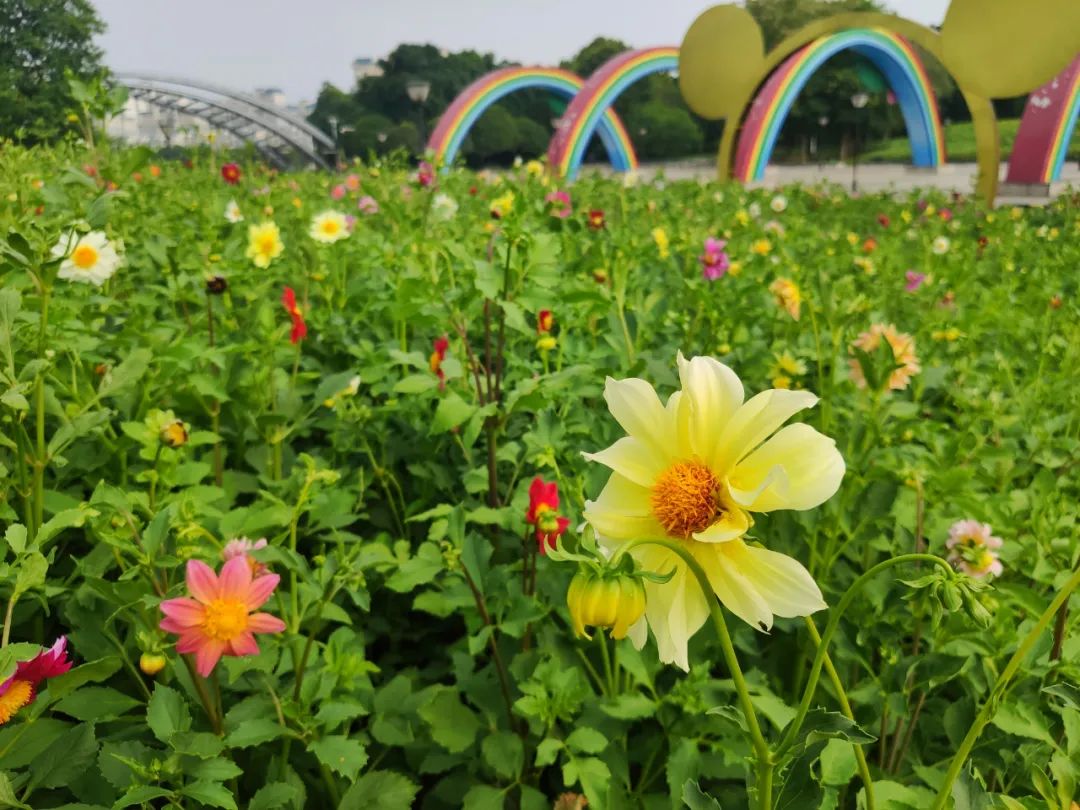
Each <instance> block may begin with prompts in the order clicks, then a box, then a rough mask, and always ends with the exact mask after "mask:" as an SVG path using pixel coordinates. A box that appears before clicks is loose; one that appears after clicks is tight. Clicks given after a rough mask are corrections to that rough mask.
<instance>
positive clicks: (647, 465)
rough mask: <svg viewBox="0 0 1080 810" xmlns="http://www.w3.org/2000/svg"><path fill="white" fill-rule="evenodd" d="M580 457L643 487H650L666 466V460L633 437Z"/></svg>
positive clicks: (624, 438) (625, 437) (622, 439)
mask: <svg viewBox="0 0 1080 810" xmlns="http://www.w3.org/2000/svg"><path fill="white" fill-rule="evenodd" d="M582 455H584V456H585V458H587V459H588V460H589V461H596V462H598V463H600V464H603V465H604V466H605V467H608V468H610V469H611V470H613V471H614V472H617V473H618V474H619V475H621V476H623V477H624V478H628V479H630V480H631V481H633V482H634V483H635V484H639V485H640V486H643V487H651V486H652V485H653V484H654V483H655V482H656V478H657V476H658V475H660V473H662V472H663V471H664V469H665V467H666V466H667V462H666V459H664V458H661V457H660V456H659V455H658V454H657V453H656V451H655V450H653V449H652V447H651V446H650V445H647V444H645V443H644V442H642V441H641V440H639V439H635V438H634V437H633V436H624V437H623V438H621V439H619V440H618V441H617V442H615V444H613V445H611V447H609V448H607V449H606V450H601V451H600V452H599V453H583V454H582Z"/></svg>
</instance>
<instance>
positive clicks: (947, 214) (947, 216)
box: [938, 208, 953, 222]
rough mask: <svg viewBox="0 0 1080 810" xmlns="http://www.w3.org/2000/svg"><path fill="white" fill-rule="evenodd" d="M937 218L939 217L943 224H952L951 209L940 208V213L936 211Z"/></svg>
mask: <svg viewBox="0 0 1080 810" xmlns="http://www.w3.org/2000/svg"><path fill="white" fill-rule="evenodd" d="M938 216H939V217H941V219H942V220H943V221H944V222H952V218H953V212H952V209H951V208H942V209H941V210H940V211H938Z"/></svg>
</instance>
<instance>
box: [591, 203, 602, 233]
mask: <svg viewBox="0 0 1080 810" xmlns="http://www.w3.org/2000/svg"><path fill="white" fill-rule="evenodd" d="M605 224H606V223H605V220H604V212H603V211H601V210H600V209H599V208H592V209H590V210H589V227H590V228H592V229H593V230H594V231H599V230H602V229H603V227H604V225H605Z"/></svg>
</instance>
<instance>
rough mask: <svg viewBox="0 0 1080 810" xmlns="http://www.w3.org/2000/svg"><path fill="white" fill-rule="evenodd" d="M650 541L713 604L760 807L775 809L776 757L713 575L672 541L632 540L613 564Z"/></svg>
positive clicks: (617, 554) (622, 548) (622, 547)
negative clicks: (676, 560)
mask: <svg viewBox="0 0 1080 810" xmlns="http://www.w3.org/2000/svg"><path fill="white" fill-rule="evenodd" d="M649 544H651V545H656V546H663V547H664V548H666V549H668V550H669V551H671V552H673V553H675V554H677V555H678V556H679V557H680V558H681V559H682V561H683V562H684V563H686V567H687V568H688V569H689V570H690V573H692V574H693V575H694V577H695V578H696V579H697V583H698V587H700V588H701V592H702V594H703V595H704V597H705V602H706V603H707V604H708V606H709V616H710V617H711V618H712V623H713V628H714V629H715V630H716V635H717V636H718V637H719V639H720V647H721V649H722V650H723V653H724V661H725V662H726V663H727V667H728V671H729V672H730V673H731V680H732V681H733V682H734V684H735V691H736V693H737V694H738V696H739V706H740V708H742V712H743V715H744V716H745V717H746V726H747V729H748V730H749V733H750V741H751V744H752V745H753V748H754V755H755V756H756V758H757V764H758V771H757V794H758V806H759V807H760V808H761V810H771V808H772V782H773V771H774V769H775V763H776V759H775V758H774V756H773V754H772V752H771V751H770V750H769V744H768V743H767V742H765V736H764V735H763V734H762V733H761V726H760V725H759V724H758V719H757V714H756V713H755V711H754V703H753V701H752V700H751V698H750V690H749V688H748V687H747V685H746V679H745V678H744V677H743V673H742V668H741V667H740V666H739V658H738V656H737V655H736V654H735V646H734V645H733V644H732V642H731V635H730V634H729V633H728V629H727V622H725V621H724V612H723V610H722V609H721V607H720V601H719V600H718V599H717V598H716V595H715V594H714V593H713V589H712V585H711V584H710V583H709V577H708V575H707V574H706V573H705V570H704V569H703V568H702V567H701V563H699V562H698V561H697V559H696V558H695V557H694V555H693V554H691V553H690V552H689V551H688V550H687V549H686V548H685V547H684V546H682V545H680V544H679V543H675V542H672V541H668V540H631V541H630V542H629V543H626V544H624V545H623V546H621V547H620V548H619V550H618V551H617V552H616V553H615V556H614V557H612V559H611V565H614V564H615V563H616V562H617V561H618V559H619V557H621V556H622V555H623V554H624V553H626V552H628V551H630V549H632V548H634V547H635V546H640V545H649Z"/></svg>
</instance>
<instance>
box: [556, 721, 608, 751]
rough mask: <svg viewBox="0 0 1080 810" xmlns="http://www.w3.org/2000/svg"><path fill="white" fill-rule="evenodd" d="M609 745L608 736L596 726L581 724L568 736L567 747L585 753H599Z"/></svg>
mask: <svg viewBox="0 0 1080 810" xmlns="http://www.w3.org/2000/svg"><path fill="white" fill-rule="evenodd" d="M607 745H608V738H607V737H605V736H604V735H603V734H601V733H600V732H599V731H597V730H596V729H594V728H589V727H588V726H580V727H578V728H576V729H574V730H573V731H572V732H570V736H569V737H567V738H566V747H567V748H569V749H570V750H572V751H578V752H581V753H583V754H599V753H600V752H601V751H603V750H604V749H605V748H607Z"/></svg>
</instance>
